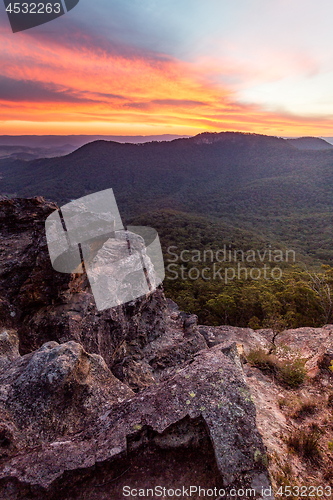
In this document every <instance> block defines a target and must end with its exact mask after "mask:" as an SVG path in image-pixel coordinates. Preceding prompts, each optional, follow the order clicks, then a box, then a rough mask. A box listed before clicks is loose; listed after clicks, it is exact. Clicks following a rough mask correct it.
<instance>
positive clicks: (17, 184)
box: [0, 132, 333, 262]
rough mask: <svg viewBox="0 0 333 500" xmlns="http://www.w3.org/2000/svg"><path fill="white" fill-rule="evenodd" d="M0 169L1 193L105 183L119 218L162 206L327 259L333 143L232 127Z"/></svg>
mask: <svg viewBox="0 0 333 500" xmlns="http://www.w3.org/2000/svg"><path fill="white" fill-rule="evenodd" d="M0 177H1V180H0V193H2V194H3V195H8V196H14V195H15V196H21V197H28V196H37V195H42V196H45V197H47V198H48V199H50V200H54V201H56V202H57V203H58V204H60V205H62V204H63V203H66V202H68V201H69V200H71V199H77V198H80V197H81V196H84V195H86V194H89V193H93V192H96V191H100V190H103V189H106V188H113V190H114V192H115V196H116V199H117V202H118V205H119V209H120V211H121V214H122V216H123V217H124V220H125V221H131V220H132V219H133V218H134V217H137V216H139V215H142V216H143V215H144V214H152V213H153V212H155V211H158V210H170V209H171V210H175V211H180V212H182V213H185V214H186V213H187V214H189V215H192V216H193V215H194V216H200V217H206V218H207V220H220V221H222V222H226V223H228V224H231V225H234V226H235V227H240V228H243V229H246V230H247V231H250V232H255V233H260V234H262V235H264V236H265V237H266V238H267V239H268V240H269V239H270V240H272V241H281V242H283V243H284V244H288V245H291V246H292V247H293V248H295V249H296V250H302V251H305V252H306V253H308V255H309V256H312V257H315V258H318V259H320V260H321V261H324V262H333V250H332V239H333V233H332V227H333V224H332V222H333V221H332V215H333V148H329V149H325V150H306V149H305V150H304V149H298V148H297V147H295V146H294V145H293V143H292V142H291V141H289V140H285V139H282V138H278V137H272V136H265V135H260V134H243V133H238V132H222V133H203V134H199V135H197V136H195V137H191V138H182V139H176V140H173V141H170V142H165V141H164V142H149V143H144V144H128V143H127V144H121V143H118V142H113V141H111V142H110V141H96V142H92V143H90V144H86V145H84V146H82V147H80V148H79V149H77V150H76V151H74V152H72V153H71V154H69V155H67V156H64V157H59V158H49V159H37V160H34V161H21V160H15V159H8V158H7V159H3V160H0ZM166 224H168V221H167V220H166ZM191 224H192V222H191ZM170 231H172V228H170Z"/></svg>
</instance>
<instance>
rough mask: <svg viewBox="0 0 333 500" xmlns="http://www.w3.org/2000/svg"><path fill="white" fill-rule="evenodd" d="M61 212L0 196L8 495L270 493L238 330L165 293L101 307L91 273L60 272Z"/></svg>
mask: <svg viewBox="0 0 333 500" xmlns="http://www.w3.org/2000/svg"><path fill="white" fill-rule="evenodd" d="M55 208H56V207H55V205H53V204H52V203H47V202H45V200H43V199H41V198H36V199H31V200H3V201H0V219H1V228H0V232H1V239H0V245H1V253H0V292H1V309H0V315H1V316H0V326H1V330H0V449H1V453H0V461H1V462H0V463H1V468H0V470H1V472H0V498H4V499H6V500H19V499H20V500H21V499H27V500H28V499H40V500H55V499H57V500H74V499H80V500H82V499H83V500H88V499H89V500H92V499H96V500H102V499H103V500H104V499H110V498H122V497H123V496H124V495H123V492H124V490H123V488H124V487H130V488H132V489H134V490H139V489H140V488H141V489H150V491H151V489H152V488H153V489H154V488H155V487H158V486H162V487H166V488H167V489H178V488H180V489H182V488H183V487H184V488H185V491H187V490H186V488H187V489H188V488H190V487H191V486H192V487H193V488H196V487H197V488H199V487H201V488H203V489H205V488H206V489H209V491H211V490H213V491H214V489H215V488H216V492H215V493H214V498H219V497H221V498H222V497H223V498H226V499H231V498H235V494H234V491H245V490H246V489H247V490H251V496H252V498H254V497H255V498H263V490H262V489H263V488H264V489H265V491H266V495H265V496H264V497H265V498H273V497H272V495H271V494H270V484H271V483H270V477H269V473H268V469H267V465H268V462H267V455H266V449H265V446H264V444H263V440H262V437H261V435H260V433H259V432H258V429H257V424H256V418H257V421H258V417H256V408H255V405H254V403H253V398H252V395H251V392H250V390H249V385H248V383H247V381H246V378H245V376H244V372H243V367H242V361H241V358H240V356H239V349H237V344H236V343H237V342H238V343H239V340H240V339H239V337H237V335H236V333H235V332H233V334H231V333H232V332H231V331H229V332H228V334H227V335H222V334H221V332H220V333H219V335H217V334H216V332H215V333H214V331H213V330H211V331H208V330H205V328H208V329H209V327H204V328H203V327H198V325H197V318H196V316H195V315H192V316H190V315H187V314H185V313H182V312H180V311H179V310H178V307H177V305H176V304H174V303H173V302H172V301H170V300H166V299H165V297H164V294H163V290H162V289H158V290H156V291H155V292H153V293H150V294H147V295H146V296H144V297H141V298H140V299H138V300H136V301H133V302H130V303H128V304H126V305H124V306H118V307H116V308H114V309H111V310H107V311H103V312H98V311H97V309H96V307H95V304H94V299H93V296H92V293H91V291H90V289H89V284H88V281H87V280H86V279H85V277H84V276H82V275H80V276H79V275H66V274H60V273H57V272H55V271H54V270H53V269H52V267H51V264H50V261H49V258H48V252H47V248H46V241H45V235H44V226H43V225H44V220H45V218H46V217H47V216H48V214H49V213H50V212H51V211H53V210H54V209H55ZM236 330H237V329H236ZM238 330H241V329H238ZM247 333H248V334H249V333H250V332H247ZM242 335H243V336H244V332H243V333H242ZM251 335H252V337H253V343H255V342H256V339H258V338H259V337H258V336H256V335H257V334H255V333H254V332H253V333H251ZM251 335H250V336H251ZM245 336H246V335H245ZM235 341H236V342H235ZM243 361H244V360H243ZM249 379H250V377H248V380H249ZM258 422H259V424H260V419H259V421H258ZM267 492H268V493H267ZM135 496H137V495H135V494H134V493H130V495H129V497H130V498H134V497H135ZM141 496H142V495H141ZM149 496H150V497H151V498H159V497H160V496H161V495H158V493H156V492H155V494H154V495H152V494H151V493H150V494H149ZM164 496H166V495H164ZM167 496H168V497H169V498H177V497H178V496H179V495H177V494H174V495H173V496H172V495H170V494H168V495H167ZM183 496H187V495H186V494H184V495H183ZM208 496H212V495H211V493H209V494H208ZM238 496H239V497H241V496H242V494H241V493H239V495H238ZM243 496H244V495H243ZM191 497H192V498H194V499H197V498H202V494H200V493H199V492H198V491H192V495H191ZM236 498H237V497H236Z"/></svg>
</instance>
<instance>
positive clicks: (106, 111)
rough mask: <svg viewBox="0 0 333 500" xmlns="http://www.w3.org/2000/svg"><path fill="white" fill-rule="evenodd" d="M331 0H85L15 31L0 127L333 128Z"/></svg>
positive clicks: (305, 131)
mask: <svg viewBox="0 0 333 500" xmlns="http://www.w3.org/2000/svg"><path fill="white" fill-rule="evenodd" d="M332 18H333V3H332V2H331V1H329V0H317V1H316V2H314V1H313V0H311V1H309V0H232V1H230V0H205V1H204V2H203V1H202V0H177V1H176V0H90V1H88V0H80V2H79V4H78V5H77V6H76V7H75V8H74V9H73V10H71V11H70V12H68V13H67V14H66V15H64V16H62V17H59V18H58V19H55V20H53V21H51V22H49V23H47V24H44V25H42V26H39V27H36V28H31V29H29V30H26V31H22V32H18V33H12V31H11V28H10V24H9V21H8V18H7V15H6V12H5V6H4V4H3V2H1V1H0V134H8V135H20V134H65V135H66V134H114V135H150V134H182V135H195V134H198V133H200V132H203V131H216V132H219V131H224V130H235V131H243V132H255V133H261V134H267V135H278V136H294V137H297V136H304V135H313V136H324V137H325V136H326V137H328V136H333V29H332Z"/></svg>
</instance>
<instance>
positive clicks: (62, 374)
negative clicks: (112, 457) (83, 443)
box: [0, 341, 133, 448]
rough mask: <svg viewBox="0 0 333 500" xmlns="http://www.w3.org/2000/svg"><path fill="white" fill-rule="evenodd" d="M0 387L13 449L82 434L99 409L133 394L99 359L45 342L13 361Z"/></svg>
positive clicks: (71, 345)
mask: <svg viewBox="0 0 333 500" xmlns="http://www.w3.org/2000/svg"><path fill="white" fill-rule="evenodd" d="M0 386H1V387H2V388H3V393H2V397H1V404H0V408H2V411H3V412H5V413H6V414H7V415H10V422H11V423H13V424H14V425H15V428H17V429H18V433H15V435H14V441H15V443H16V448H18V447H19V445H18V443H21V446H22V447H26V446H35V445H36V444H38V443H41V442H45V441H50V440H52V439H55V438H56V437H57V436H58V437H61V436H65V435H68V434H73V433H77V432H81V431H82V430H84V429H85V428H86V426H87V425H89V424H90V422H91V420H94V419H96V418H97V417H98V415H99V414H100V412H102V411H103V408H104V409H105V408H107V407H109V405H110V404H113V403H119V402H121V401H124V400H125V399H128V398H129V397H131V396H132V395H133V392H132V391H131V390H130V389H129V388H128V387H127V386H126V385H124V384H122V383H121V382H120V381H119V380H118V379H116V378H115V377H114V376H113V375H112V373H111V372H110V370H109V369H108V368H107V366H106V364H105V361H104V360H103V358H102V357H101V356H98V355H96V354H88V353H87V352H85V351H84V349H83V348H82V346H81V345H80V344H77V343H75V342H73V341H72V342H68V343H66V344H62V345H59V344H57V343H56V342H48V343H47V344H44V345H43V346H42V347H41V348H40V349H38V350H37V351H35V352H33V353H31V354H27V355H25V356H24V357H22V358H18V359H16V360H15V361H13V362H12V363H11V364H10V365H9V366H7V367H6V370H3V371H1V373H0ZM7 421H8V420H7Z"/></svg>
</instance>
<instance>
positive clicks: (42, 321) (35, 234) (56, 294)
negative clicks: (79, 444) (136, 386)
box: [0, 198, 166, 367]
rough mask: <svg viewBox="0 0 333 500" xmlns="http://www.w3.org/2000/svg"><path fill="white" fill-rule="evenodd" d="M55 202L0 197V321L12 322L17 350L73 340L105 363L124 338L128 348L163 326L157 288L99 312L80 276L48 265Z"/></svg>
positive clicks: (147, 339)
mask: <svg viewBox="0 0 333 500" xmlns="http://www.w3.org/2000/svg"><path fill="white" fill-rule="evenodd" d="M56 208H57V206H56V205H55V204H53V203H48V202H46V201H45V200H44V199H43V198H32V199H29V200H24V199H18V200H1V201H0V297H1V300H0V326H1V325H2V326H4V327H7V328H9V327H15V328H16V329H17V331H18V336H19V340H20V344H19V345H20V352H21V353H22V354H26V353H29V352H32V351H34V350H36V349H38V348H39V347H41V346H42V345H43V344H44V343H45V342H49V341H55V342H58V343H64V342H68V341H70V340H75V341H76V342H79V343H80V344H82V345H83V347H84V348H85V349H86V350H87V351H88V352H90V353H96V354H100V355H102V356H103V357H104V360H105V362H106V363H107V365H108V366H109V367H111V366H112V364H113V358H114V355H115V353H116V351H117V349H118V348H119V347H120V346H121V344H122V343H123V342H124V341H126V342H127V343H130V344H131V345H132V350H133V351H138V352H140V350H141V348H142V347H143V346H144V345H145V344H147V342H150V341H152V340H154V339H156V338H157V337H158V336H159V335H161V334H163V333H164V331H165V324H164V323H165V318H164V315H165V308H166V302H165V297H164V295H163V292H162V290H161V289H158V290H156V291H155V292H154V293H151V294H148V295H147V296H144V297H142V298H140V299H138V300H135V301H132V302H129V303H127V304H125V305H124V306H118V307H115V308H112V309H108V310H106V311H103V312H99V311H98V310H97V309H96V305H95V301H94V297H93V295H92V293H91V290H90V286H89V282H88V280H87V278H86V276H85V275H73V274H72V275H70V274H62V273H58V272H56V271H54V270H53V268H52V266H51V262H50V258H49V254H48V249H47V244H46V238H45V228H44V224H45V219H46V218H47V216H48V215H49V214H50V213H52V212H53V211H54V210H55V209H56Z"/></svg>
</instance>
